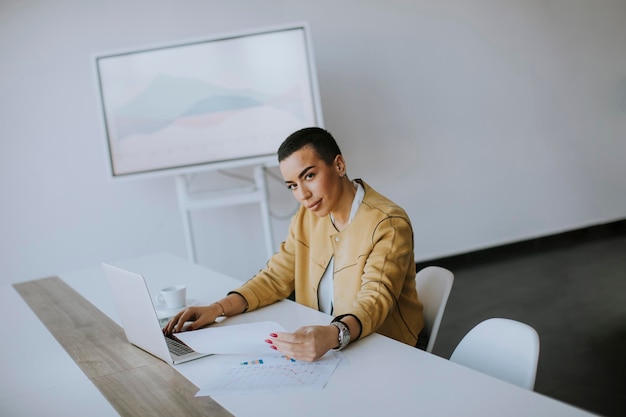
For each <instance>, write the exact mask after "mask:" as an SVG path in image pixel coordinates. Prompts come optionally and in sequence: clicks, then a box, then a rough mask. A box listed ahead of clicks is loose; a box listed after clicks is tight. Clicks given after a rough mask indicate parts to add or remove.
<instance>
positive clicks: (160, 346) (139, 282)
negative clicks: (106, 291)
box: [102, 263, 209, 364]
mask: <svg viewBox="0 0 626 417" xmlns="http://www.w3.org/2000/svg"><path fill="white" fill-rule="evenodd" d="M102 269H104V274H105V275H106V278H107V280H108V282H109V286H110V287H111V292H112V293H113V299H114V301H115V306H116V307H117V312H118V314H119V316H120V320H121V321H122V327H123V328H124V333H126V338H127V339H128V341H129V342H130V343H132V344H133V345H135V346H137V347H138V348H140V349H143V350H145V351H146V352H148V353H150V354H152V355H154V356H156V357H157V358H159V359H162V360H164V361H165V362H168V363H171V364H178V363H183V362H188V361H190V360H193V359H198V358H201V357H204V356H209V355H208V354H206V353H200V352H195V351H193V350H192V349H191V348H190V347H189V346H187V345H185V344H184V343H183V342H182V341H180V340H179V339H178V338H176V336H174V335H169V336H166V335H164V334H163V331H162V329H161V326H160V324H159V319H158V317H157V313H156V310H155V308H154V304H153V302H152V297H151V296H150V291H148V286H147V285H146V281H145V279H144V277H143V276H142V275H140V274H137V273H135V272H131V271H127V270H125V269H122V268H118V267H116V266H113V265H109V264H106V263H102Z"/></svg>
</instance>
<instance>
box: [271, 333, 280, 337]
mask: <svg viewBox="0 0 626 417" xmlns="http://www.w3.org/2000/svg"><path fill="white" fill-rule="evenodd" d="M270 336H271V337H278V335H277V334H276V333H270Z"/></svg>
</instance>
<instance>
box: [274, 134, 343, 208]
mask: <svg viewBox="0 0 626 417" xmlns="http://www.w3.org/2000/svg"><path fill="white" fill-rule="evenodd" d="M344 169H345V164H344V161H343V157H342V156H341V155H337V156H336V157H335V163H333V164H331V165H326V163H325V162H324V161H323V160H322V159H320V158H319V157H318V155H317V152H315V150H314V149H313V148H312V147H311V146H305V147H303V148H301V149H300V150H298V151H296V152H294V153H292V154H291V155H290V156H289V157H287V158H285V159H283V160H282V161H281V162H280V172H281V174H282V176H283V178H284V179H285V184H287V188H289V189H290V190H291V192H292V193H293V196H294V197H295V198H296V200H298V202H300V204H302V205H303V206H304V207H306V208H308V209H309V210H311V211H312V212H313V213H315V214H316V215H318V216H319V217H324V216H326V215H328V214H329V213H330V212H332V211H333V210H334V209H335V207H336V206H337V203H338V201H339V198H340V196H341V175H342V173H343V170H344Z"/></svg>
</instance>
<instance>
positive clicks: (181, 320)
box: [163, 304, 222, 334]
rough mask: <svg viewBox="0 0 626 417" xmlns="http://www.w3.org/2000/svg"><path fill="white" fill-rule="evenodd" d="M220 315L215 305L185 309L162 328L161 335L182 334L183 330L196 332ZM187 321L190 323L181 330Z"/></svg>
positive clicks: (217, 306)
mask: <svg viewBox="0 0 626 417" xmlns="http://www.w3.org/2000/svg"><path fill="white" fill-rule="evenodd" d="M221 315H222V310H221V309H220V307H219V305H217V304H211V305H209V306H203V307H187V308H186V309H184V310H183V311H181V312H180V313H178V314H177V315H175V316H174V317H173V318H172V319H171V320H170V321H169V322H168V323H167V324H166V325H165V327H163V333H165V334H172V333H177V332H182V331H183V330H196V329H199V328H201V327H204V326H207V325H209V324H211V323H213V322H214V321H215V319H216V318H218V317H219V316H221ZM188 321H190V322H191V323H190V324H189V325H188V326H186V327H185V328H184V329H183V326H184V325H185V323H186V322H188Z"/></svg>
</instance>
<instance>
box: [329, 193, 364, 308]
mask: <svg viewBox="0 0 626 417" xmlns="http://www.w3.org/2000/svg"><path fill="white" fill-rule="evenodd" d="M352 183H353V184H354V185H355V186H356V194H355V195H354V200H352V208H351V209H350V217H349V218H348V224H350V223H351V222H352V219H353V218H354V216H355V215H356V212H357V210H358V209H359V206H360V205H361V202H362V201H363V197H364V196H365V190H364V189H363V186H362V185H361V184H359V183H358V182H356V181H352ZM330 221H332V222H333V224H335V218H334V217H333V215H332V214H330ZM334 269H335V257H334V256H333V257H332V258H330V262H328V267H327V268H326V271H324V275H322V280H321V281H320V286H319V287H318V289H317V298H318V305H319V306H320V311H321V312H323V313H326V314H328V315H331V316H332V315H333V297H334V295H335V294H334V290H333V277H334Z"/></svg>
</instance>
